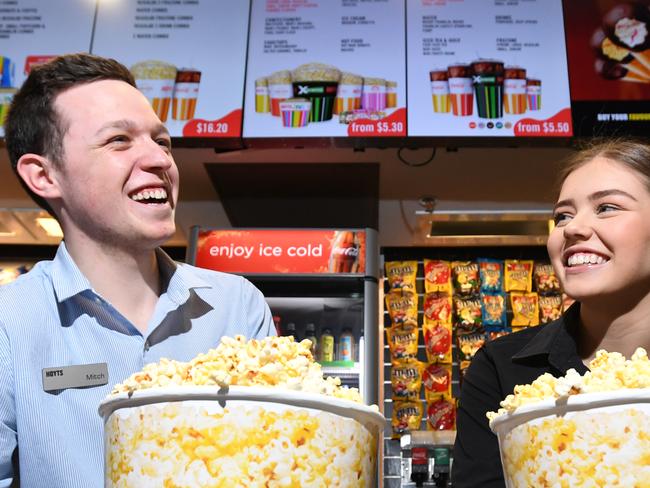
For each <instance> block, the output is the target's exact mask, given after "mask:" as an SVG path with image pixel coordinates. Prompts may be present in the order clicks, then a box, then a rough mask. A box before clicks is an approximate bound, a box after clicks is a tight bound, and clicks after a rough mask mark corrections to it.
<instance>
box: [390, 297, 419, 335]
mask: <svg viewBox="0 0 650 488" xmlns="http://www.w3.org/2000/svg"><path fill="white" fill-rule="evenodd" d="M386 309H387V310H388V315H389V316H390V321H391V322H392V324H393V325H398V324H406V325H412V326H414V327H417V325H418V296H417V295H415V294H409V293H407V294H404V295H403V294H401V293H388V294H387V295H386Z"/></svg>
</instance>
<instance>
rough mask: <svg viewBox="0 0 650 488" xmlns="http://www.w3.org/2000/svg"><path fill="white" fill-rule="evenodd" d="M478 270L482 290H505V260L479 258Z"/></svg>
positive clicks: (492, 291)
mask: <svg viewBox="0 0 650 488" xmlns="http://www.w3.org/2000/svg"><path fill="white" fill-rule="evenodd" d="M477 261H478V271H479V277H480V279H481V286H480V289H481V292H482V293H494V292H500V291H502V290H503V261H498V260H496V259H487V258H481V259H478V260H477Z"/></svg>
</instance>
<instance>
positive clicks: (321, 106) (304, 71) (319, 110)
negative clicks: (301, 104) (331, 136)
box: [291, 63, 341, 122]
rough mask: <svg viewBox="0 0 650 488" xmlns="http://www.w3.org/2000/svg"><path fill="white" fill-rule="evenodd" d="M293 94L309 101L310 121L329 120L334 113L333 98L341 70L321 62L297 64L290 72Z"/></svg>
mask: <svg viewBox="0 0 650 488" xmlns="http://www.w3.org/2000/svg"><path fill="white" fill-rule="evenodd" d="M291 77H292V79H293V96H294V97H298V98H306V99H308V100H309V101H310V102H311V112H310V113H309V121H310V122H323V121H325V120H330V119H331V118H332V114H333V113H334V99H335V98H336V93H337V91H338V86H339V80H340V79H341V72H340V71H339V70H338V69H336V68H334V67H333V66H329V65H327V64H321V63H309V64H303V65H301V66H298V67H297V68H296V69H295V70H293V72H292V73H291Z"/></svg>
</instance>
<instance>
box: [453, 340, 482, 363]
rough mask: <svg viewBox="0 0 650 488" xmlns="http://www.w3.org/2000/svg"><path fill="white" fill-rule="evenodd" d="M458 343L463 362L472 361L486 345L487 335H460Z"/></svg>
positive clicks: (459, 354)
mask: <svg viewBox="0 0 650 488" xmlns="http://www.w3.org/2000/svg"><path fill="white" fill-rule="evenodd" d="M456 340H457V341H458V358H459V359H460V360H462V361H471V360H472V358H474V355H475V354H476V351H478V350H479V349H480V348H481V347H483V344H485V334H467V335H459V336H457V338H456Z"/></svg>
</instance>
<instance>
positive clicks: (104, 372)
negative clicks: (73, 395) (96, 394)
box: [43, 363, 108, 391]
mask: <svg viewBox="0 0 650 488" xmlns="http://www.w3.org/2000/svg"><path fill="white" fill-rule="evenodd" d="M107 383H108V365H107V364H106V363H96V364H75V365H73V366H59V367H54V368H43V390H45V391H53V390H65V389H66V388H85V387H89V386H102V385H105V384H107Z"/></svg>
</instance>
